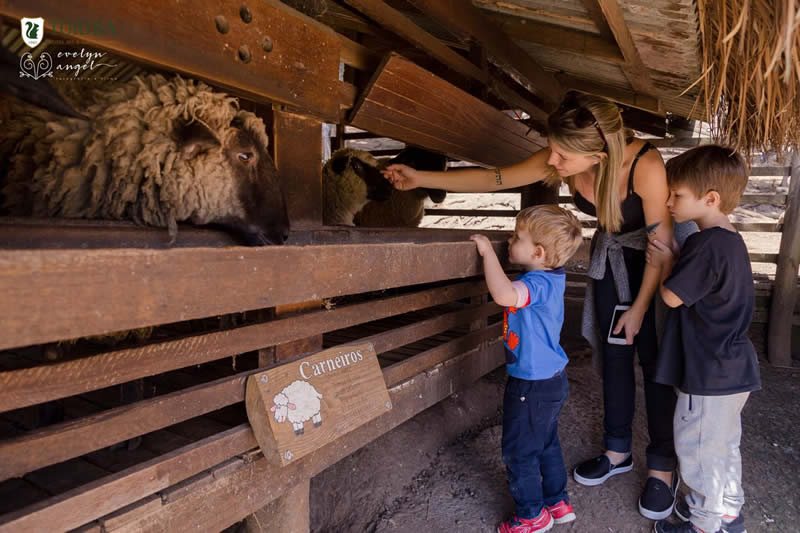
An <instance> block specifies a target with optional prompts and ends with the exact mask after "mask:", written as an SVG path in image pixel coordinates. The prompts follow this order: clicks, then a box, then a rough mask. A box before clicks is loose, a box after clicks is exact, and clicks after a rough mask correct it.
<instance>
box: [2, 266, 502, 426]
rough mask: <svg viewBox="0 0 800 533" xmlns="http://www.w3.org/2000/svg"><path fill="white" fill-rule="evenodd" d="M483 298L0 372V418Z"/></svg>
mask: <svg viewBox="0 0 800 533" xmlns="http://www.w3.org/2000/svg"><path fill="white" fill-rule="evenodd" d="M485 292H486V284H485V283H484V282H483V281H473V282H464V283H456V284H453V285H449V286H446V287H438V288H434V289H426V290H424V291H421V292H415V293H412V294H406V295H402V296H394V297H390V298H381V299H378V300H374V301H370V302H365V303H359V304H354V305H346V306H341V307H337V308H335V309H333V310H327V309H326V310H319V311H313V312H310V313H305V314H303V315H300V316H294V317H289V318H282V319H278V320H273V321H270V322H265V323H263V324H256V325H252V326H244V327H240V328H236V329H231V330H227V331H218V332H213V333H207V334H203V335H195V336H191V337H187V338H183V339H177V340H172V341H166V342H161V343H157V344H150V345H147V346H143V347H138V348H130V349H123V350H117V351H113V352H108V353H102V354H98V355H93V356H90V357H85V358H81V359H78V360H74V361H62V362H57V363H54V364H50V365H46V366H38V367H33V368H25V369H19V370H10V371H5V372H0V412H3V411H9V410H11V409H18V408H20V407H25V406H28V405H35V404H37V403H42V402H47V401H52V400H56V399H58V398H64V397H67V396H72V395H75V394H81V393H84V392H88V391H91V390H95V389H98V388H103V387H109V386H112V385H117V384H120V383H127V382H129V381H132V380H134V379H138V378H142V377H146V376H152V375H156V374H160V373H162V372H167V371H170V370H176V369H178V368H183V367H186V366H190V365H196V364H201V363H206V362H209V361H214V360H216V359H221V358H223V357H228V356H232V355H236V354H239V353H245V352H249V351H253V350H258V349H260V348H264V347H266V346H271V345H275V344H284V343H289V342H292V341H297V340H300V339H304V338H307V337H309V336H313V335H319V334H322V333H326V332H328V331H333V330H336V329H342V328H346V327H350V326H353V325H356V324H360V323H362V322H364V321H369V320H378V319H381V318H386V317H389V316H394V315H397V314H402V313H408V312H411V311H416V310H419V309H424V308H426V307H431V306H434V305H439V304H443V303H447V302H451V301H453V300H456V299H458V298H465V297H469V296H474V295H478V294H484V293H485Z"/></svg>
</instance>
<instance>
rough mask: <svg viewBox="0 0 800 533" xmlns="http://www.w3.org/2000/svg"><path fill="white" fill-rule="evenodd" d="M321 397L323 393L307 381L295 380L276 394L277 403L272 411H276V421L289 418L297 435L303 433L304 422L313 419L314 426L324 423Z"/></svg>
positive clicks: (274, 400)
mask: <svg viewBox="0 0 800 533" xmlns="http://www.w3.org/2000/svg"><path fill="white" fill-rule="evenodd" d="M320 399H322V394H320V393H319V392H317V389H315V388H314V387H313V386H312V385H311V384H310V383H308V382H307V381H300V380H297V381H293V382H292V383H290V384H289V385H287V386H286V387H284V389H283V390H282V391H281V392H279V393H278V394H276V395H275V398H273V399H272V401H273V402H274V403H275V405H273V406H272V407H271V408H270V411H271V412H273V413H275V421H276V422H278V423H281V422H283V421H284V420H288V421H289V422H291V424H292V428H293V429H294V434H295V435H302V434H303V423H304V422H306V421H307V420H309V419H311V422H312V423H313V424H314V427H319V426H320V425H321V424H322V415H321V414H320V408H321V404H320Z"/></svg>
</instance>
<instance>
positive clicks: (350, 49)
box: [337, 35, 381, 72]
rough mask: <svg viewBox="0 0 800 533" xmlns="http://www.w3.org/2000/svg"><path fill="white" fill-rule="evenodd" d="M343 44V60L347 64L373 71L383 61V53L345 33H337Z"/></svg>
mask: <svg viewBox="0 0 800 533" xmlns="http://www.w3.org/2000/svg"><path fill="white" fill-rule="evenodd" d="M337 36H338V37H339V42H340V43H341V44H342V51H341V60H342V63H344V64H345V65H348V66H351V67H353V68H355V69H358V70H366V71H368V72H372V71H374V70H375V68H376V67H377V66H378V65H379V64H380V62H381V55H380V54H378V53H376V52H374V51H372V50H370V49H369V48H367V47H366V46H363V45H361V44H359V43H357V42H355V41H353V40H351V39H348V38H347V37H345V36H344V35H337Z"/></svg>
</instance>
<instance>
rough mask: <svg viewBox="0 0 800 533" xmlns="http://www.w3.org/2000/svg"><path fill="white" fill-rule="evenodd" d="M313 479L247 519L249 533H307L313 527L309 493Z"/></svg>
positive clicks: (300, 484)
mask: <svg viewBox="0 0 800 533" xmlns="http://www.w3.org/2000/svg"><path fill="white" fill-rule="evenodd" d="M310 489H311V479H310V478H309V479H305V480H303V481H301V482H300V483H298V484H297V485H295V486H294V487H292V488H291V489H290V490H288V491H286V493H285V494H284V495H283V496H281V497H280V498H278V499H276V500H273V501H272V502H270V503H269V504H267V505H266V506H265V507H263V508H262V509H260V510H258V511H256V512H255V513H253V514H251V515H250V516H248V517H247V520H246V522H245V524H246V525H245V531H247V533H306V532H308V531H309V529H310V525H311V513H310V512H309V492H310Z"/></svg>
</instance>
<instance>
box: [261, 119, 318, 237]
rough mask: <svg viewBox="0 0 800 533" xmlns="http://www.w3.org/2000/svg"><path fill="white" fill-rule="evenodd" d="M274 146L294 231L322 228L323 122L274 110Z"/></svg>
mask: <svg viewBox="0 0 800 533" xmlns="http://www.w3.org/2000/svg"><path fill="white" fill-rule="evenodd" d="M272 146H273V150H274V153H275V166H276V168H277V169H278V174H279V175H280V177H281V180H282V182H283V187H284V190H285V192H286V208H287V211H288V215H289V222H290V224H291V227H292V229H295V230H298V229H309V228H316V227H319V226H322V165H321V161H322V122H320V121H319V120H318V119H316V118H313V117H308V116H302V115H297V114H295V113H291V112H288V111H282V110H280V109H275V110H273V123H272Z"/></svg>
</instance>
